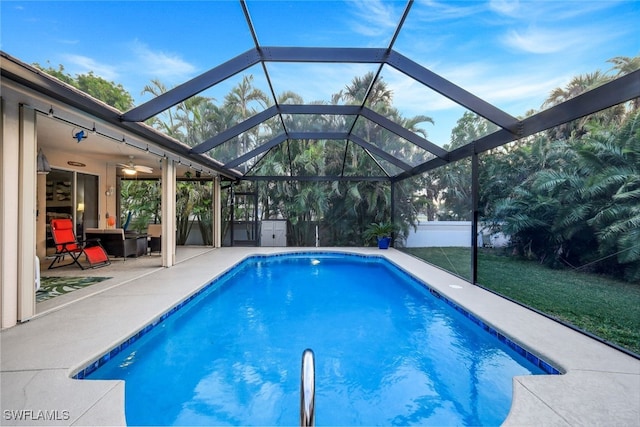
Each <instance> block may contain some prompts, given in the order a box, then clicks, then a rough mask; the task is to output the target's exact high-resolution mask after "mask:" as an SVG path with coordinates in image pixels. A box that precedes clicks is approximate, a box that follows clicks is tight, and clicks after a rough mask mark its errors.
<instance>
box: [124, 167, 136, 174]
mask: <svg viewBox="0 0 640 427" xmlns="http://www.w3.org/2000/svg"><path fill="white" fill-rule="evenodd" d="M122 172H124V173H125V175H135V174H136V173H137V171H136V170H135V169H134V168H122Z"/></svg>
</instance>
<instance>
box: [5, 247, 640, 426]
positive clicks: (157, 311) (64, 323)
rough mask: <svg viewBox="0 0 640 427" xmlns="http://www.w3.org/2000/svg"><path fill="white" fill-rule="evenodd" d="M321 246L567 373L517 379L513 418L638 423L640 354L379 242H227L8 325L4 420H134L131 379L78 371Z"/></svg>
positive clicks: (518, 421)
mask: <svg viewBox="0 0 640 427" xmlns="http://www.w3.org/2000/svg"><path fill="white" fill-rule="evenodd" d="M317 250H322V251H328V252H348V253H353V254H359V255H366V256H371V255H376V256H383V257H385V258H387V259H388V260H389V261H391V263H393V264H395V265H396V266H398V267H400V268H401V269H403V270H405V271H407V272H409V273H410V274H411V275H412V276H414V277H415V278H417V279H418V280H420V281H423V282H426V283H427V284H428V285H429V287H430V288H432V289H434V290H435V291H437V293H438V294H439V295H441V296H443V297H445V298H446V299H447V300H450V301H452V302H454V303H455V304H456V305H457V306H459V307H461V308H462V309H463V310H467V311H468V312H470V313H473V314H472V315H473V316H474V317H476V318H477V319H479V320H480V321H482V322H483V323H484V324H486V325H488V326H489V327H492V328H495V329H497V330H499V331H502V332H503V333H504V334H505V335H506V336H509V337H518V338H517V341H516V340H514V342H516V343H517V345H519V346H521V347H522V348H524V349H528V350H533V351H532V353H533V354H536V355H537V356H539V357H540V358H542V359H544V360H545V361H548V362H549V363H551V364H552V365H553V366H555V367H557V368H558V369H560V370H561V371H562V372H564V375H554V376H547V375H543V376H526V377H516V378H514V380H513V385H514V400H513V404H512V408H511V411H510V413H509V416H508V418H507V420H506V421H505V423H504V424H505V425H526V424H536V425H540V424H559V425H562V424H567V425H574V424H609V425H610V424H617V425H623V424H624V425H633V424H637V422H638V421H639V420H640V408H639V407H640V361H638V360H637V359H634V358H632V357H630V356H629V355H626V354H624V353H622V352H620V351H617V350H615V349H613V348H611V347H609V346H606V345H605V344H602V343H600V342H598V341H596V340H593V339H592V338H590V337H588V336H585V335H583V334H580V333H578V332H577V331H574V330H572V329H570V328H567V327H566V326H563V325H560V324H559V323H558V322H554V321H552V320H551V319H548V318H545V317H544V316H541V315H540V314H537V313H535V312H533V311H531V310H528V309H526V308H524V307H522V306H519V305H517V304H514V303H512V302H509V301H507V300H505V299H503V298H500V297H498V296H497V295H495V294H492V293H490V292H488V291H486V290H483V289H482V288H480V287H477V286H473V285H470V284H469V283H467V282H465V281H464V280H462V279H460V278H458V277H455V276H452V275H450V274H448V273H446V272H444V271H443V270H440V269H438V268H435V267H432V266H430V265H428V264H426V263H424V262H422V261H420V260H418V259H416V258H414V257H412V256H410V255H408V254H404V253H402V252H400V251H397V250H394V249H389V250H378V249H374V248H317V249H316V248H222V249H216V250H213V251H211V252H208V253H205V254H203V255H200V256H198V257H195V258H193V259H190V260H187V261H185V262H183V263H181V264H179V265H176V266H174V267H172V268H170V269H161V270H159V271H157V272H153V273H151V274H148V275H147V276H145V277H144V278H140V279H136V280H132V281H130V282H129V283H128V284H127V285H126V286H120V287H115V288H112V289H109V290H106V291H103V292H101V293H100V294H97V295H94V296H91V297H85V298H84V299H82V300H81V301H78V302H77V303H73V304H69V305H67V306H66V307H64V308H63V309H60V310H56V311H54V312H52V313H49V314H46V315H43V316H40V317H38V318H37V319H34V320H32V321H31V322H28V323H25V324H22V325H19V326H17V327H14V328H10V329H7V330H4V331H2V332H1V335H0V338H1V341H0V343H1V345H2V346H1V347H0V355H1V356H2V361H1V365H0V366H1V372H0V378H1V381H2V401H1V407H2V410H3V425H5V424H7V425H8V424H11V423H14V424H16V425H124V424H125V418H124V383H123V382H122V381H77V380H73V379H71V378H70V377H71V376H72V375H74V374H75V372H74V370H75V371H76V372H77V371H78V370H79V369H80V368H82V367H83V366H86V365H88V364H90V363H92V362H93V361H95V360H98V359H99V358H100V357H101V356H104V354H105V352H106V351H107V350H108V349H111V348H114V347H115V346H117V345H118V344H119V343H120V342H122V341H123V340H125V339H126V338H127V337H129V336H131V335H133V334H135V333H137V332H136V331H139V330H141V329H143V328H144V327H145V326H146V325H148V324H150V323H152V322H153V321H154V319H158V318H160V317H161V316H163V315H164V313H166V312H168V311H170V310H171V309H172V308H173V307H176V306H178V305H179V304H181V303H182V302H183V301H184V300H186V299H188V298H190V296H192V295H194V294H195V293H197V292H198V291H200V290H201V289H202V288H203V287H204V286H205V285H207V284H208V283H209V282H210V281H211V280H212V278H214V277H216V276H219V275H221V274H223V273H224V272H226V271H228V270H229V269H231V267H232V266H233V265H235V264H237V263H238V262H240V261H242V260H243V259H245V258H247V257H249V256H252V255H257V256H261V255H269V254H275V253H291V252H315V251H317ZM514 318H516V319H518V322H513V319H514ZM80 320H82V321H80ZM96 331H99V332H98V333H96ZM578 349H580V350H581V351H577V350H578ZM50 390H56V393H53V394H52V393H51V392H50ZM58 391H61V392H58ZM7 411H9V412H7ZM12 411H14V412H12ZM19 411H23V412H19ZM29 411H31V412H29ZM46 411H48V412H46ZM65 411H66V412H65ZM319 411H320V409H319ZM319 414H321V411H320V412H319ZM16 415H22V416H23V418H25V419H23V420H16Z"/></svg>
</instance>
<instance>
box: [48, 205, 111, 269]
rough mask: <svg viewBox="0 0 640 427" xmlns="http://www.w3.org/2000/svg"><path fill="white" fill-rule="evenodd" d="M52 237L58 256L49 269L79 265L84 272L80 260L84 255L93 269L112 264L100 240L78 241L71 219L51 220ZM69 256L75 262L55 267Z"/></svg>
mask: <svg viewBox="0 0 640 427" xmlns="http://www.w3.org/2000/svg"><path fill="white" fill-rule="evenodd" d="M51 237H53V242H54V243H55V245H56V256H55V258H54V259H53V261H51V264H50V265H49V269H52V268H59V267H66V266H67V265H71V264H77V265H78V267H80V268H81V269H83V270H84V266H83V265H82V264H80V262H79V261H78V258H80V256H81V255H82V254H84V255H85V256H86V258H87V261H88V262H89V266H91V268H97V267H103V266H105V265H109V264H111V261H109V256H108V255H107V253H106V252H105V250H104V248H103V247H102V245H101V244H100V240H97V239H92V240H85V241H82V240H80V241H79V240H78V239H77V238H76V234H75V233H74V231H73V222H72V221H71V220H70V219H66V218H65V219H62V218H59V219H52V220H51ZM67 255H69V256H70V257H71V258H72V259H73V261H72V262H70V263H67V264H62V265H57V266H55V267H54V266H53V265H54V264H55V263H56V262H57V263H59V262H60V261H62V260H64V257H65V256H67Z"/></svg>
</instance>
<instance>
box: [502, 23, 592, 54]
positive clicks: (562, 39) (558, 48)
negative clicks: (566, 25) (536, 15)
mask: <svg viewBox="0 0 640 427" xmlns="http://www.w3.org/2000/svg"><path fill="white" fill-rule="evenodd" d="M585 40H589V36H588V35H587V34H584V33H583V32H582V31H579V30H577V29H576V30H565V31H562V30H558V29H540V28H529V29H527V30H524V31H518V30H511V31H509V32H507V34H506V35H505V36H504V37H503V39H502V41H503V43H504V44H506V45H507V46H510V47H512V48H515V49H517V50H521V51H524V52H529V53H536V54H546V53H555V52H562V51H565V50H567V49H571V48H577V47H581V46H585V44H586V43H585Z"/></svg>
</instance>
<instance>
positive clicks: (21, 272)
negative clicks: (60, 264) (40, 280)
mask: <svg viewBox="0 0 640 427" xmlns="http://www.w3.org/2000/svg"><path fill="white" fill-rule="evenodd" d="M36 146H37V137H36V110H34V109H33V107H29V106H27V105H21V106H20V160H19V165H20V174H19V177H18V188H19V199H18V210H19V211H18V215H19V218H18V321H20V322H24V321H25V320H29V319H30V318H31V317H33V315H34V314H35V313H36V290H35V289H36V288H35V277H36V272H35V269H36V262H35V256H36V192H37V190H38V187H37V176H38V175H37V172H36V168H37V167H36V157H37V147H36Z"/></svg>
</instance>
